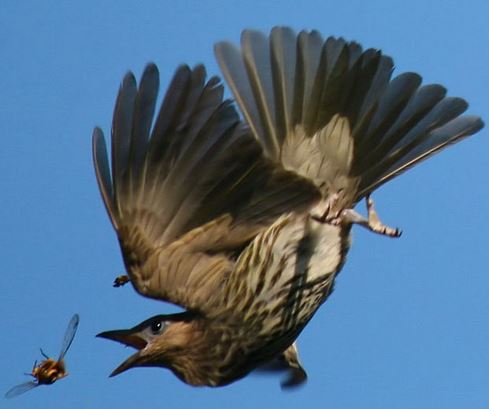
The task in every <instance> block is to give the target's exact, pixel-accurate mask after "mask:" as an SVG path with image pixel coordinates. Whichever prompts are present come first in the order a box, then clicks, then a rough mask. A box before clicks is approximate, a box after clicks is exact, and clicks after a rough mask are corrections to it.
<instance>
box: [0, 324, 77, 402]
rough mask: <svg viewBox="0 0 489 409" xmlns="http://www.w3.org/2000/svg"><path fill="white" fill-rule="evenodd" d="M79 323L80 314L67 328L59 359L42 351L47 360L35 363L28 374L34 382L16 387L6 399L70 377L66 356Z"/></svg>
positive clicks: (9, 392) (8, 393)
mask: <svg viewBox="0 0 489 409" xmlns="http://www.w3.org/2000/svg"><path fill="white" fill-rule="evenodd" d="M79 322H80V317H79V316H78V314H75V315H73V317H72V318H71V320H70V323H69V324H68V328H66V332H65V336H64V339H63V344H62V346H61V352H60V353H59V357H58V359H57V360H54V359H53V358H49V357H48V356H47V355H46V354H45V353H44V352H43V351H42V349H41V354H42V356H43V357H44V358H46V359H45V360H44V361H41V362H40V363H39V365H37V361H35V362H34V367H33V368H32V372H31V373H30V374H26V375H29V376H32V377H33V378H34V380H32V381H29V382H24V383H21V384H20V385H17V386H14V387H13V388H12V389H10V390H9V391H8V392H7V393H6V394H5V397H6V398H8V399H9V398H13V397H14V396H17V395H20V394H22V393H24V392H27V391H29V390H31V389H33V388H35V387H37V386H39V385H51V384H52V383H54V382H56V381H57V380H58V379H61V378H64V377H65V376H66V375H68V372H66V366H65V363H64V357H65V355H66V351H68V349H69V348H70V345H71V343H72V342H73V338H74V337H75V333H76V329H77V328H78V323H79Z"/></svg>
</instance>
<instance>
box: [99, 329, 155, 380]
mask: <svg viewBox="0 0 489 409" xmlns="http://www.w3.org/2000/svg"><path fill="white" fill-rule="evenodd" d="M97 337H99V338H106V339H110V340H112V341H116V342H120V343H121V344H124V345H126V346H130V347H133V348H136V349H137V350H139V351H138V352H136V353H135V354H133V355H131V356H130V357H129V358H128V359H126V360H125V361H124V362H123V363H122V364H120V365H119V366H118V367H117V368H116V369H115V370H114V371H113V372H112V373H111V374H110V376H111V377H112V376H116V375H119V374H120V373H122V372H124V371H127V370H128V369H131V368H133V367H135V366H139V365H138V363H139V361H140V359H141V353H140V350H141V349H144V348H145V347H146V345H147V342H146V340H145V339H144V338H142V337H141V336H140V335H139V331H137V330H135V329H134V328H133V329H121V330H114V331H105V332H101V333H100V334H97Z"/></svg>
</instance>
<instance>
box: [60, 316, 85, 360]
mask: <svg viewBox="0 0 489 409" xmlns="http://www.w3.org/2000/svg"><path fill="white" fill-rule="evenodd" d="M79 322H80V317H79V316H78V314H75V315H73V318H71V320H70V323H69V324H68V328H66V332H65V337H64V339H63V345H62V346H61V352H60V353H59V358H58V361H61V360H62V359H63V358H64V356H65V354H66V351H68V349H69V348H70V345H71V343H72V342H73V338H74V337H75V333H76V329H77V328H78V323H79Z"/></svg>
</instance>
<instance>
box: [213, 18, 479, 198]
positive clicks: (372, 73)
mask: <svg viewBox="0 0 489 409" xmlns="http://www.w3.org/2000/svg"><path fill="white" fill-rule="evenodd" d="M215 53H216V57H217V60H218V62H219V64H220V67H221V70H222V72H223V74H224V77H225V79H226V81H227V82H228V84H229V85H230V87H231V89H232V92H233V94H234V97H235V98H236V101H237V102H238V104H239V106H240V108H241V111H242V113H243V116H244V118H245V119H246V121H247V122H248V124H249V126H250V128H251V129H252V131H253V133H254V135H255V137H256V138H257V139H258V140H259V141H260V143H261V145H262V146H263V148H264V150H265V152H266V155H267V156H268V157H269V158H271V159H273V160H274V161H276V162H279V163H281V164H282V165H283V166H284V167H285V168H286V169H290V170H293V171H295V172H297V173H298V174H300V175H303V176H305V177H307V178H309V179H311V180H313V181H314V183H315V184H316V185H317V186H318V187H319V188H321V190H322V192H323V195H324V196H325V197H326V196H327V195H328V194H331V193H333V192H335V193H338V192H340V194H341V195H342V196H343V200H342V202H343V204H344V205H345V206H351V205H352V204H354V203H356V202H357V201H358V200H360V199H361V198H362V197H363V196H365V195H367V194H368V193H370V192H372V191H373V190H374V189H375V188H377V187H378V186H380V185H382V184H383V183H385V182H386V181H388V180H390V179H391V178H393V177H395V176H396V175H398V174H399V173H401V172H403V171H405V170H406V169H409V168H410V167H411V166H413V165H414V164H416V163H417V162H419V161H421V160H423V159H425V158H427V157H428V156H430V155H432V154H433V153H435V152H437V151H439V150H440V149H442V148H444V147H445V146H447V145H449V144H452V143H454V142H457V141H459V140H461V139H462V138H464V137H466V136H468V135H471V134H473V133H475V132H476V131H478V130H479V129H480V128H482V126H483V123H482V121H481V120H480V118H478V117H475V116H462V115H461V114H462V113H463V112H464V111H465V110H466V109H467V106H468V105H467V103H466V102H465V101H464V100H463V99H461V98H452V97H447V96H446V90H445V88H444V87H442V86H441V85H424V86H422V85H421V77H420V76H419V75H417V74H415V73H404V74H401V75H399V76H397V77H395V78H393V79H391V75H392V71H393V62H392V59H391V58H390V57H387V56H385V55H382V53H381V52H380V51H378V50H374V49H368V50H365V51H364V50H362V47H361V46H360V45H359V44H357V43H355V42H346V41H345V40H343V39H342V38H339V39H337V38H333V37H329V38H328V39H326V40H323V39H322V37H321V35H320V34H319V33H318V32H317V31H312V32H306V31H302V32H300V33H299V34H298V35H296V34H295V33H294V32H293V31H292V30H291V29H290V28H284V27H276V28H274V29H273V30H272V32H271V34H270V36H266V35H264V34H263V33H260V32H257V31H252V30H245V31H243V33H242V37H241V48H238V47H236V46H234V45H232V44H231V43H228V42H221V43H218V44H216V46H215Z"/></svg>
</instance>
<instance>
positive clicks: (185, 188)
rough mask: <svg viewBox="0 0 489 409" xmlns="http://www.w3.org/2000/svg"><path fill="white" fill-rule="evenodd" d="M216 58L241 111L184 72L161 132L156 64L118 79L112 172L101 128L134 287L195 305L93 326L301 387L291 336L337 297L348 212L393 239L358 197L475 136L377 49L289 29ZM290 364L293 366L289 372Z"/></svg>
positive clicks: (166, 361) (215, 369)
mask: <svg viewBox="0 0 489 409" xmlns="http://www.w3.org/2000/svg"><path fill="white" fill-rule="evenodd" d="M215 50H216V56H217V59H218V62H219V64H220V66H221V69H222V71H223V73H224V76H225V78H226V80H227V82H228V83H229V85H230V87H231V90H232V91H233V94H234V97H235V99H236V101H237V103H238V105H239V107H240V108H241V111H242V112H243V116H244V118H245V121H246V123H242V122H241V121H240V119H239V117H238V115H237V114H236V112H235V110H234V107H233V106H232V104H231V103H230V102H229V101H223V97H222V86H221V85H219V80H218V79H217V78H216V77H213V78H211V79H210V80H209V81H207V82H206V80H205V77H206V74H205V70H204V68H203V67H202V66H197V67H195V68H194V69H190V68H188V67H187V66H181V67H180V68H179V69H178V70H177V72H176V73H175V76H174V78H173V80H172V82H171V84H170V86H169V88H168V90H167V93H166V95H165V98H164V101H163V104H162V107H161V109H160V112H159V114H158V115H157V118H156V121H155V123H154V126H153V128H152V130H151V123H152V118H153V113H154V109H155V100H156V95H157V90H158V82H159V79H158V71H157V68H156V66H155V65H153V64H150V65H148V67H147V68H146V70H145V72H144V74H143V76H142V78H141V81H140V84H139V88H138V87H137V86H136V82H135V79H134V77H133V75H132V74H128V75H126V77H125V78H124V81H123V83H122V85H121V88H120V91H119V95H118V98H117V102H116V108H115V111H114V120H113V124H112V160H111V162H112V163H111V169H110V167H109V161H108V157H107V152H106V147H105V142H104V138H103V134H102V131H101V130H100V129H99V128H96V129H95V131H94V134H93V153H94V162H95V169H96V173H97V180H98V183H99V187H100V190H101V192H102V197H103V199H104V203H105V206H106V208H107V211H108V213H109V216H110V219H111V221H112V224H113V226H114V228H115V229H116V231H117V235H118V238H119V242H120V245H121V249H122V254H123V257H124V262H125V265H126V269H127V271H128V274H129V277H130V281H131V283H132V284H133V286H134V288H135V289H136V291H138V292H139V293H140V294H141V295H144V296H147V297H151V298H154V299H159V300H163V301H168V302H172V303H175V304H178V305H180V306H182V307H184V308H185V309H186V310H187V311H186V312H184V313H181V314H172V315H161V316H156V317H153V318H151V319H149V320H147V321H145V322H143V323H141V324H139V325H138V326H136V327H134V328H132V329H130V330H120V331H108V332H105V333H102V334H100V336H102V337H105V338H109V339H113V340H116V341H119V342H122V343H124V344H126V345H131V346H133V347H135V348H136V349H138V352H137V353H136V354H134V355H133V356H132V357H130V358H129V359H128V360H127V361H126V362H125V363H123V364H122V365H121V366H120V367H119V368H117V369H116V370H115V371H114V373H113V374H117V373H120V372H122V371H124V370H126V369H129V368H131V367H134V366H162V367H168V368H170V369H171V370H172V371H173V372H174V373H175V374H176V375H177V376H178V377H180V378H181V379H182V380H183V381H185V382H187V383H189V384H192V385H210V386H218V385H225V384H227V383H230V382H233V381H235V380H237V379H239V378H241V377H243V376H245V375H246V374H247V373H249V372H250V371H251V370H253V369H255V368H257V367H259V366H261V365H265V364H270V363H272V362H273V361H274V360H277V359H278V360H282V362H284V360H285V362H286V363H287V364H288V367H289V368H290V369H291V371H292V372H293V374H292V377H291V379H292V380H291V381H290V382H287V384H297V383H299V382H301V381H303V380H305V378H306V376H305V372H304V370H303V368H302V367H301V365H300V363H299V360H298V356H297V350H296V347H295V344H293V343H294V341H295V339H296V338H297V336H298V335H299V333H300V332H301V331H302V329H303V328H304V326H305V325H306V324H307V322H308V321H309V320H310V319H311V318H312V316H313V315H314V313H315V312H316V310H317V309H318V307H319V306H320V305H321V304H322V303H323V302H324V301H325V300H326V298H327V297H328V295H329V294H330V293H331V291H332V288H333V283H334V278H335V277H336V274H337V273H338V272H339V271H340V270H341V267H342V265H343V263H344V260H345V256H346V253H347V251H348V248H349V235H350V229H351V224H352V222H360V223H362V224H365V225H367V226H368V227H370V228H371V229H372V230H374V231H378V232H381V233H387V234H389V235H396V234H397V232H396V231H395V230H389V229H388V228H387V229H386V227H385V226H383V225H381V223H380V221H379V220H376V215H375V213H374V211H373V207H370V216H371V217H370V220H369V221H364V220H362V219H360V217H359V216H358V215H357V214H356V213H354V212H353V211H352V210H351V208H352V207H353V206H354V205H355V204H356V203H357V202H358V201H360V200H361V199H362V198H364V197H368V195H369V194H370V193H371V192H372V191H373V190H374V189H376V188H377V187H379V186H380V185H382V184H383V183H385V182H386V181H388V180H390V179H392V178H393V177H394V176H396V175H397V174H399V173H401V172H403V171H404V170H406V169H408V168H409V167H411V166H412V165H414V164H415V163H417V162H419V161H420V160H422V159H424V158H426V157H428V156H429V155H431V154H433V153H435V152H436V151H438V150H440V149H442V148H443V147H445V146H446V145H448V144H451V143H454V142H456V141H458V140H461V139H462V138H463V137H466V136H468V135H470V134H473V133H474V132H476V131H477V130H479V129H480V128H481V127H482V126H483V124H482V121H481V120H480V119H479V118H477V117H471V116H461V114H462V113H463V112H464V111H465V110H466V108H467V103H466V102H465V101H464V100H462V99H460V98H449V97H446V96H445V94H446V91H445V89H444V88H443V87H442V86H440V85H425V86H421V85H420V84H421V78H420V77H419V76H418V75H417V74H414V73H406V74H401V75H400V76H398V77H396V78H394V79H392V80H391V79H390V78H391V74H392V67H393V64H392V60H391V59H390V58H389V57H386V56H383V55H382V54H381V53H380V51H377V50H371V49H370V50H366V51H362V49H361V47H360V46H359V45H358V44H357V43H347V42H345V41H344V40H342V39H334V38H328V39H327V40H326V41H323V40H322V38H321V37H320V35H319V34H318V33H317V32H311V33H307V32H301V33H300V34H299V35H298V36H296V35H295V33H293V31H292V30H290V29H288V28H276V29H274V30H272V33H271V35H270V37H267V36H265V35H263V34H261V33H258V32H254V31H245V32H243V36H242V46H241V49H238V48H236V47H234V46H232V45H231V44H229V43H219V44H217V45H216V49H215ZM294 371H295V372H294Z"/></svg>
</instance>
